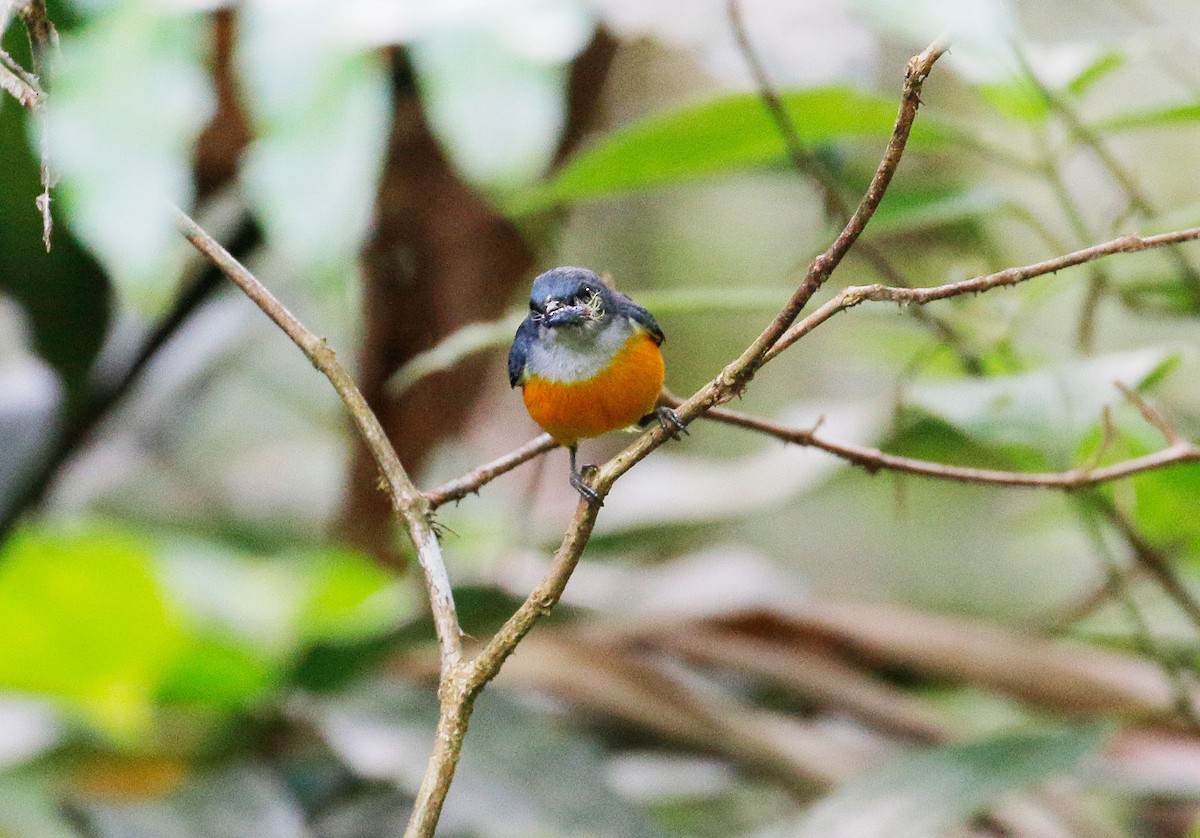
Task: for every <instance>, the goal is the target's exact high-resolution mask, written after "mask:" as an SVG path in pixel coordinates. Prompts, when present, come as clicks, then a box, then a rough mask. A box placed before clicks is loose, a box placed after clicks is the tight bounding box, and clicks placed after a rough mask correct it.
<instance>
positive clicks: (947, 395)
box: [906, 349, 1173, 469]
mask: <svg viewBox="0 0 1200 838" xmlns="http://www.w3.org/2000/svg"><path fill="white" fill-rule="evenodd" d="M1172 363H1173V355H1172V354H1171V353H1170V352H1169V351H1167V350H1164V349H1142V350H1138V351H1136V352H1127V353H1123V354H1114V355H1107V356H1098V357H1095V358H1091V359H1088V360H1085V361H1070V362H1066V363H1062V364H1055V365H1052V366H1049V367H1046V368H1043V369H1037V370H1032V371H1029V372H1024V373H1020V374H1017V375H1001V376H993V377H991V378H986V379H967V380H961V381H952V382H936V383H928V384H920V385H917V386H915V387H913V388H911V389H910V390H909V391H908V393H907V396H906V403H907V405H908V406H910V407H914V408H918V409H920V410H921V411H923V412H925V413H926V414H928V415H930V416H934V417H937V418H939V419H940V420H942V421H944V422H947V423H948V424H950V425H952V426H953V427H955V428H957V429H958V430H959V431H961V432H963V433H965V434H967V435H968V436H970V437H971V438H973V439H974V440H976V441H977V442H979V443H982V444H983V445H985V446H988V447H993V448H1016V449H1020V450H1024V451H1028V452H1037V453H1038V454H1040V456H1041V458H1042V461H1043V462H1044V463H1046V464H1047V465H1048V466H1049V467H1051V468H1055V469H1059V468H1069V467H1070V466H1071V465H1073V464H1074V463H1073V462H1072V457H1073V455H1074V454H1075V451H1076V449H1077V446H1078V444H1079V441H1080V440H1081V439H1082V438H1083V436H1084V434H1086V433H1087V432H1088V431H1089V430H1090V429H1091V428H1093V427H1095V426H1096V424H1097V423H1098V422H1099V421H1100V419H1101V416H1102V413H1103V411H1104V408H1105V407H1106V406H1109V405H1113V404H1116V403H1118V402H1120V401H1122V399H1123V397H1122V395H1121V393H1120V391H1119V390H1118V389H1117V388H1116V387H1115V386H1114V382H1121V383H1122V384H1124V385H1126V386H1127V387H1133V388H1135V389H1136V388H1138V387H1141V386H1143V385H1144V384H1146V383H1147V382H1148V381H1149V380H1151V379H1153V378H1155V377H1156V376H1157V375H1158V374H1159V373H1160V372H1161V371H1163V370H1164V369H1166V368H1168V367H1169V366H1171V365H1172Z"/></svg>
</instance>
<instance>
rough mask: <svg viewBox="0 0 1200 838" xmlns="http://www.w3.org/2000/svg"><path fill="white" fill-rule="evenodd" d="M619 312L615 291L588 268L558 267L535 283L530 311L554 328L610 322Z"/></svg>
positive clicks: (537, 318) (544, 323) (530, 299)
mask: <svg viewBox="0 0 1200 838" xmlns="http://www.w3.org/2000/svg"><path fill="white" fill-rule="evenodd" d="M614 309H615V305H614V298H613V293H612V291H610V290H609V288H608V286H607V285H605V284H604V281H603V280H601V279H600V277H598V276H596V274H595V273H593V272H592V271H589V270H588V269H587V268H571V267H563V268H554V269H552V270H549V271H546V272H545V273H544V274H542V275H541V276H539V277H538V278H537V279H535V280H534V281H533V289H532V290H531V291H530V294H529V310H530V311H531V312H532V316H533V317H534V318H535V319H536V320H538V321H539V322H540V324H541V325H544V326H548V327H550V328H556V327H558V326H568V325H578V324H581V323H585V322H589V321H597V320H601V321H602V320H604V319H606V318H607V317H608V316H609V315H610V314H611V313H612V312H613V311H614Z"/></svg>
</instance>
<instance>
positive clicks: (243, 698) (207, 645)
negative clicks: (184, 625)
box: [158, 633, 282, 710]
mask: <svg viewBox="0 0 1200 838" xmlns="http://www.w3.org/2000/svg"><path fill="white" fill-rule="evenodd" d="M281 675H282V667H281V666H280V664H279V662H278V661H275V660H272V659H271V658H270V656H268V655H264V654H263V653H262V652H260V651H259V650H257V649H255V648H254V647H253V646H250V645H247V644H244V643H239V642H237V641H236V640H233V639H230V638H229V637H226V636H222V635H220V634H216V633H213V634H206V633H201V634H199V635H198V636H196V637H193V638H191V640H190V642H189V643H188V645H187V646H186V648H185V649H184V650H183V652H182V653H181V654H180V656H179V658H178V660H176V662H175V666H174V667H172V668H171V669H170V670H169V671H168V672H167V674H166V677H165V679H164V682H163V685H162V689H161V690H160V691H159V696H158V697H159V699H160V700H161V701H163V702H166V703H176V702H178V703H182V704H204V705H210V706H213V707H218V708H221V709H224V710H239V709H241V708H243V707H245V706H246V705H248V704H252V703H254V702H255V701H258V700H260V699H262V698H263V697H265V696H266V695H268V694H269V693H270V691H271V690H272V689H274V688H275V687H276V686H278V684H279V683H280V681H281V680H282V679H281Z"/></svg>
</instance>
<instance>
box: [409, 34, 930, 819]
mask: <svg viewBox="0 0 1200 838" xmlns="http://www.w3.org/2000/svg"><path fill="white" fill-rule="evenodd" d="M945 49H946V47H945V46H944V45H943V44H941V43H940V42H939V43H935V44H933V45H931V46H930V47H929V48H928V49H926V50H925V51H924V52H922V53H921V54H920V55H917V56H915V57H913V58H912V60H910V61H909V63H908V67H907V70H906V74H905V81H904V89H903V93H902V96H901V102H900V110H899V113H898V115H897V117H896V125H895V127H894V129H893V131H892V137H891V140H890V141H889V142H888V146H887V149H886V150H885V152H884V155H883V159H882V160H881V162H880V164H879V168H878V169H877V170H876V173H875V176H874V178H872V180H871V185H870V186H869V187H868V189H867V192H866V194H865V195H864V196H863V199H862V201H861V202H860V203H859V206H858V209H857V210H855V212H854V215H853V216H852V217H851V219H850V221H849V222H848V223H847V224H846V226H845V227H844V228H843V230H842V231H841V233H840V234H839V235H838V237H837V239H836V240H835V241H834V243H833V244H832V245H831V246H830V247H829V248H828V249H827V250H826V251H825V252H824V253H822V254H821V255H820V256H818V257H817V258H816V259H815V260H814V261H813V263H812V265H810V266H809V269H808V272H807V273H806V275H805V277H804V280H803V282H801V283H800V285H799V287H798V288H797V289H796V291H795V293H793V295H792V297H791V299H790V300H789V301H788V303H787V305H786V306H784V308H783V309H782V310H781V311H780V312H779V314H778V315H776V317H775V319H774V320H772V321H771V323H770V324H768V326H767V327H766V328H765V329H764V330H763V332H762V333H761V334H760V335H759V336H758V338H756V339H755V341H754V342H753V343H752V344H751V345H750V346H749V347H748V348H747V349H746V350H745V351H744V352H743V353H742V354H741V355H740V356H739V357H738V358H737V359H735V360H734V361H733V362H731V363H730V364H729V365H727V366H726V367H725V369H724V370H722V371H721V373H720V375H718V376H717V377H716V378H715V379H713V380H712V381H710V382H709V383H708V384H707V385H705V386H704V387H702V388H701V389H700V390H698V391H697V392H696V393H695V394H694V395H693V396H692V397H691V398H690V399H688V400H687V401H686V402H684V403H683V404H682V405H681V406H680V408H679V410H678V414H679V418H680V419H681V420H682V421H683V422H685V423H686V422H689V421H691V420H692V419H695V418H696V417H697V416H700V415H701V414H703V413H704V412H705V411H707V410H709V409H711V408H712V407H714V406H715V405H717V404H720V403H722V402H725V401H729V400H730V399H732V398H734V397H735V396H736V395H737V394H738V393H740V392H741V391H742V390H743V389H744V388H745V386H746V383H747V382H749V381H750V379H751V378H753V376H754V373H755V372H756V371H757V370H758V368H759V367H761V366H762V364H763V363H764V356H765V355H766V353H767V351H768V350H769V349H770V348H771V346H772V345H774V343H775V342H776V341H777V340H778V339H779V337H780V336H781V335H782V334H783V333H784V332H785V331H786V330H787V328H788V326H789V325H791V323H792V322H793V321H794V320H795V319H796V317H797V315H798V314H799V313H800V311H801V310H802V309H803V308H804V306H805V305H806V304H807V303H808V301H809V300H810V299H812V296H813V295H814V294H815V293H816V292H817V291H818V290H819V289H820V288H821V285H822V284H824V282H825V281H826V280H827V279H828V278H829V276H830V275H831V274H832V273H833V271H834V269H835V268H836V267H837V266H838V265H839V264H840V263H841V261H842V259H844V258H845V256H846V254H847V252H849V250H850V248H851V246H852V245H853V244H854V243H855V241H857V239H858V237H859V236H860V235H861V234H862V231H863V229H864V228H865V227H866V225H867V222H868V221H870V219H871V216H872V215H874V213H875V210H876V208H877V207H878V206H879V202H880V201H882V200H883V196H884V193H885V192H886V191H887V188H888V184H889V183H890V182H891V179H892V176H893V175H894V174H895V172H896V167H897V166H899V164H900V158H901V156H902V155H903V153H904V147H905V144H906V143H907V141H908V136H909V133H910V132H911V130H912V124H913V121H914V120H915V119H916V115H917V109H918V107H919V106H920V93H921V86H922V85H923V84H924V82H925V79H926V77H927V76H928V75H929V71H930V69H931V68H932V67H933V65H934V63H935V62H936V61H937V60H938V58H940V57H941V55H942V53H944V52H945ZM668 438H669V436H668V433H667V431H666V429H664V428H663V427H661V426H658V425H655V426H653V427H652V428H651V429H650V430H649V431H647V432H646V433H645V434H643V435H642V436H641V437H639V438H638V439H637V441H636V442H634V443H633V444H631V445H629V446H628V447H627V448H626V449H625V450H624V451H622V452H621V453H620V454H618V455H617V456H616V457H614V458H613V459H612V460H610V461H609V462H607V463H605V464H604V465H603V466H601V467H600V468H599V469H598V470H597V471H596V473H595V475H594V476H593V478H592V481H591V486H592V489H593V490H594V491H595V492H596V493H597V494H598V495H599V496H600V498H603V497H604V496H605V495H607V494H608V492H609V490H610V489H611V488H612V485H613V483H614V482H615V481H616V480H617V479H618V478H620V477H621V475H623V474H625V472H627V471H628V470H629V469H630V468H632V467H633V466H634V465H636V464H637V463H638V462H640V461H641V460H642V459H644V458H645V457H646V456H647V455H648V454H650V452H651V451H653V450H654V449H656V448H658V447H659V446H660V445H662V444H663V443H664V442H666V440H667V439H668ZM599 511H600V505H599V504H597V503H588V502H586V501H584V500H582V499H581V500H580V502H579V504H578V506H577V507H576V509H575V516H574V518H573V519H572V521H571V525H570V527H569V528H568V529H567V532H566V534H565V535H564V537H563V540H562V543H561V544H560V545H559V548H558V551H557V552H556V553H555V556H554V561H553V562H552V564H551V568H550V571H549V572H548V573H547V574H546V576H545V577H544V578H543V579H542V581H541V582H540V583H539V584H538V585H537V587H536V588H534V590H533V592H532V593H530V595H529V596H528V597H527V598H526V600H525V601H524V602H523V603H522V604H521V606H520V607H519V608H518V609H517V610H516V612H515V613H514V614H513V615H512V616H511V617H510V618H509V619H508V620H507V621H506V622H505V623H504V625H503V626H502V627H501V628H500V630H499V631H498V632H497V633H496V634H495V636H493V637H492V639H491V640H490V641H488V643H487V645H486V646H485V647H484V649H483V651H481V652H480V653H479V655H478V656H476V657H475V658H474V659H473V660H472V661H470V662H469V663H468V664H465V665H464V667H463V670H464V679H463V680H462V681H461V682H456V684H455V686H456V687H458V688H459V689H457V690H456V691H455V692H454V693H453V694H451V693H450V692H449V691H448V690H447V689H446V688H445V685H443V688H442V691H441V692H442V714H441V719H440V721H439V724H438V732H439V735H438V743H437V745H436V746H435V748H434V753H433V755H432V756H431V757H430V761H429V765H428V767H427V768H426V773H425V778H424V780H423V781H422V783H421V788H420V790H419V791H418V793H417V800H416V803H415V804H414V810H413V815H412V817H411V819H410V820H409V824H408V829H407V830H406V832H405V835H406V836H407V838H418V836H430V835H432V834H433V830H434V827H435V826H436V825H437V820H438V816H439V814H440V812H441V808H442V802H443V801H444V798H445V794H446V791H447V790H448V789H449V785H450V779H451V777H453V774H454V770H455V767H456V763H457V759H458V753H459V749H460V748H461V745H462V736H463V735H465V732H466V725H467V721H468V719H469V717H470V712H471V707H472V704H473V702H474V700H475V697H476V696H477V695H478V694H479V691H480V690H482V689H483V688H484V686H486V685H487V683H488V682H489V681H491V680H492V678H494V677H495V676H496V673H497V672H499V671H500V667H501V666H502V665H503V663H504V661H505V660H506V659H507V658H508V656H509V655H511V654H512V652H513V650H514V649H515V648H516V646H517V644H518V643H520V642H521V638H523V637H524V636H525V635H526V634H528V632H529V631H530V629H532V628H533V626H534V624H535V623H536V622H537V621H538V620H539V619H540V618H541V617H543V616H544V615H546V614H549V613H550V611H551V610H552V609H553V608H554V606H555V605H556V604H557V602H558V600H559V597H560V596H561V595H562V592H563V589H564V588H565V587H566V584H567V580H568V579H569V578H570V576H571V573H572V571H574V569H575V565H576V564H577V563H578V561H579V557H580V556H581V555H582V554H583V550H584V547H586V546H587V542H588V539H589V538H590V537H591V533H592V528H593V527H594V526H595V523H596V516H597V514H598V513H599Z"/></svg>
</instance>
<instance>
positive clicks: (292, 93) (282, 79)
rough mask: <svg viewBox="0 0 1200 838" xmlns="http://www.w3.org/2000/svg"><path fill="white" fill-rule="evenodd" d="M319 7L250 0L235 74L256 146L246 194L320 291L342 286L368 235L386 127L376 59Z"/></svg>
mask: <svg viewBox="0 0 1200 838" xmlns="http://www.w3.org/2000/svg"><path fill="white" fill-rule="evenodd" d="M323 11H324V9H323V8H322V7H321V6H320V5H319V4H308V5H307V8H306V9H305V10H304V11H300V12H298V11H297V10H296V9H295V8H292V7H290V6H287V5H279V4H272V3H249V4H247V6H246V8H245V9H244V10H243V13H242V14H240V15H238V23H239V27H238V56H237V70H238V79H239V82H240V85H241V92H242V95H243V97H244V101H245V106H246V109H247V111H248V113H249V116H250V120H251V123H252V126H253V128H254V140H253V142H252V143H251V145H250V148H249V149H247V151H246V154H245V157H244V159H243V161H242V168H241V180H242V184H243V187H244V189H245V194H246V198H247V200H248V202H249V204H250V206H251V209H252V210H253V211H254V214H255V216H256V217H257V218H258V220H259V221H260V222H261V223H262V225H263V228H264V230H265V231H266V234H267V237H268V239H269V240H270V241H271V243H272V245H273V246H275V247H277V248H278V249H279V251H280V252H281V253H282V254H283V255H284V256H286V257H287V258H288V259H289V260H290V261H291V263H292V265H293V266H295V267H297V268H299V269H300V270H301V271H302V272H304V274H305V275H306V276H307V277H308V278H309V279H310V280H315V281H318V282H320V283H322V284H324V285H325V286H326V288H330V287H332V288H335V289H339V290H343V291H344V290H345V289H347V288H348V287H349V286H348V284H347V283H346V279H347V277H349V276H351V275H352V273H353V269H354V268H353V263H354V257H355V254H356V253H357V252H358V250H359V248H360V247H361V245H362V243H363V239H364V238H365V237H366V235H367V232H368V229H369V226H370V222H371V218H372V215H373V211H374V196H375V192H376V188H377V183H378V179H379V172H380V170H381V168H382V166H383V159H384V154H385V152H386V150H387V139H388V130H389V126H390V124H391V110H390V107H389V105H390V101H391V98H390V94H389V89H388V79H387V72H386V68H385V66H384V62H383V60H382V57H381V56H380V55H378V54H375V53H371V52H367V51H365V50H361V49H356V48H354V47H353V45H351V44H347V43H346V42H345V39H344V38H341V37H339V35H338V33H337V31H336V29H335V28H332V27H330V26H329V22H328V21H327V20H326V19H325V16H324V15H323Z"/></svg>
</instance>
